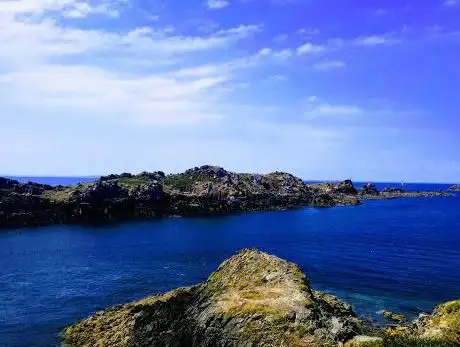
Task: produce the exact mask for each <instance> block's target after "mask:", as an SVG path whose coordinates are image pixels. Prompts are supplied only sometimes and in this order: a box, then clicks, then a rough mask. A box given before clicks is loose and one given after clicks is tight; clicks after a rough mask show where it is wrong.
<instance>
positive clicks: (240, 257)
mask: <svg viewBox="0 0 460 347" xmlns="http://www.w3.org/2000/svg"><path fill="white" fill-rule="evenodd" d="M361 329H362V326H361V322H360V321H359V319H357V318H356V317H355V315H354V313H353V311H352V310H351V308H350V306H349V305H347V304H344V303H342V302H340V301H339V300H338V299H337V298H335V297H332V296H330V295H327V294H324V293H319V292H315V291H313V290H312V289H311V287H310V284H309V281H308V280H307V279H306V278H305V275H304V274H303V273H302V271H301V270H300V269H299V268H298V267H297V266H296V265H295V264H292V263H288V262H286V261H285V260H282V259H280V258H277V257H274V256H271V255H268V254H266V253H263V252H260V251H257V250H243V251H241V252H239V253H238V254H237V255H235V256H233V257H231V258H230V259H228V260H226V261H225V262H223V263H222V264H221V266H220V267H219V268H218V269H217V271H216V272H214V273H213V274H211V276H210V277H209V278H208V280H207V281H206V282H204V283H202V284H199V285H196V286H192V287H188V288H181V289H177V290H175V291H172V292H169V293H166V294H163V295H158V296H152V297H148V298H145V299H143V300H140V301H137V302H134V303H130V304H126V305H120V306H116V307H113V308H110V309H107V310H106V311H103V312H99V313H97V314H95V315H94V316H92V317H89V318H88V319H85V320H83V321H81V322H79V323H77V324H75V325H73V326H71V327H69V328H67V329H65V330H64V332H63V336H64V339H65V343H67V344H69V345H72V346H75V347H83V346H85V347H86V346H88V347H89V346H91V347H92V346H111V347H117V346H120V347H123V346H126V347H128V346H138V347H143V346H145V347H147V346H182V347H188V346H209V347H211V346H222V347H223V346H235V347H237V346H253V347H255V346H267V347H268V346H318V347H319V346H339V345H340V344H341V343H342V342H345V341H346V340H348V339H350V338H353V337H354V336H355V335H357V334H359V332H360V331H361Z"/></svg>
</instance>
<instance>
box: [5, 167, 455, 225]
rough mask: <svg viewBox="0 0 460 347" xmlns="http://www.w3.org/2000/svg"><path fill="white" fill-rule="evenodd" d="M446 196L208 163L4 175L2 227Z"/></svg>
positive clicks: (103, 221)
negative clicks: (35, 178) (85, 177)
mask: <svg viewBox="0 0 460 347" xmlns="http://www.w3.org/2000/svg"><path fill="white" fill-rule="evenodd" d="M449 195H451V194H450V193H448V192H440V191H432V192H409V191H403V190H402V189H395V188H386V189H384V190H383V191H379V190H378V189H377V188H376V187H375V185H373V184H367V185H364V186H362V187H361V188H360V189H357V188H356V187H355V185H354V184H353V182H352V181H351V180H345V181H343V182H339V183H305V182H303V181H302V180H301V179H300V178H298V177H295V176H293V175H291V174H288V173H283V172H274V173H270V174H247V173H234V172H230V171H227V170H225V169H223V168H221V167H215V166H209V165H205V166H202V167H195V168H193V169H189V170H187V171H185V172H184V173H180V174H172V175H165V174H164V173H163V172H161V171H157V172H143V173H141V174H138V175H132V174H128V173H124V174H120V175H109V176H102V177H100V178H99V180H97V181H96V182H94V183H81V184H78V185H74V186H50V185H46V184H39V183H33V182H29V183H20V182H18V181H15V180H11V179H6V178H0V207H1V209H0V229H1V228H3V229H4V228H22V227H31V226H47V225H56V224H58V225H59V224H106V223H114V222H122V221H129V220H147V219H156V218H168V217H174V216H180V217H199V216H218V215H228V214H232V213H238V212H251V211H278V210H286V209H295V208H302V207H306V206H311V207H336V206H356V205H360V204H362V203H363V202H362V201H365V200H368V199H393V198H403V197H430V196H449Z"/></svg>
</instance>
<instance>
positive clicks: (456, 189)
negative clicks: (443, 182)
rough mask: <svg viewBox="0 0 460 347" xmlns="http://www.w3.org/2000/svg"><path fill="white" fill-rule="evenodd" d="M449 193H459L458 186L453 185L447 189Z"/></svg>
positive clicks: (459, 186) (459, 185)
mask: <svg viewBox="0 0 460 347" xmlns="http://www.w3.org/2000/svg"><path fill="white" fill-rule="evenodd" d="M449 191H450V192H460V184H454V185H453V186H450V187H449Z"/></svg>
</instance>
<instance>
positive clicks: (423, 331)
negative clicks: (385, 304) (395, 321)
mask: <svg viewBox="0 0 460 347" xmlns="http://www.w3.org/2000/svg"><path fill="white" fill-rule="evenodd" d="M383 336H384V343H383V346H410V347H412V346H414V347H415V346H422V347H424V346H434V347H454V346H460V300H455V301H450V302H446V303H443V304H441V305H438V306H437V307H436V308H435V309H434V311H433V313H432V314H421V315H420V317H419V318H418V319H416V320H415V321H413V322H411V323H407V324H399V325H393V326H391V327H390V328H388V329H387V330H386V331H385V333H384V335H383Z"/></svg>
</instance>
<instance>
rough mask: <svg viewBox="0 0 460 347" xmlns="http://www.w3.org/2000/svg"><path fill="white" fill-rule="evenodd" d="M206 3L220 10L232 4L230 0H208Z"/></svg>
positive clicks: (211, 7)
mask: <svg viewBox="0 0 460 347" xmlns="http://www.w3.org/2000/svg"><path fill="white" fill-rule="evenodd" d="M206 4H207V6H208V8H210V9H212V10H220V9H222V8H224V7H227V6H228V5H230V1H228V0H208V1H207V3H206Z"/></svg>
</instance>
